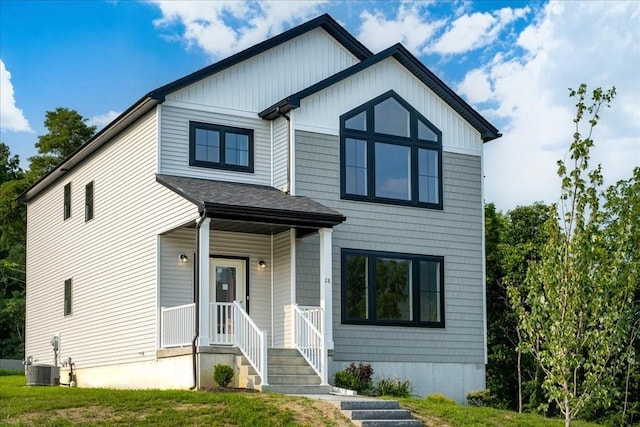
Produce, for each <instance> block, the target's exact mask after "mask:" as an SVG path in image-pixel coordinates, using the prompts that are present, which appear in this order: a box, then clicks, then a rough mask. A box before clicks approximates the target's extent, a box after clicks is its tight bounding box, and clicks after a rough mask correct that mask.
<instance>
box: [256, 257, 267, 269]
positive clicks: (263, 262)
mask: <svg viewBox="0 0 640 427" xmlns="http://www.w3.org/2000/svg"><path fill="white" fill-rule="evenodd" d="M258 267H260V268H267V263H266V262H265V261H264V260H263V259H261V260H260V261H258Z"/></svg>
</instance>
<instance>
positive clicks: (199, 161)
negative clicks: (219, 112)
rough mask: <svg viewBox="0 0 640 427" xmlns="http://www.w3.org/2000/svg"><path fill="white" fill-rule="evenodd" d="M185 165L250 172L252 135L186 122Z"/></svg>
mask: <svg viewBox="0 0 640 427" xmlns="http://www.w3.org/2000/svg"><path fill="white" fill-rule="evenodd" d="M189 165H191V166H199V167H205V168H214V169H227V170H232V171H239V172H253V131H252V130H250V129H241V128H235V127H230V126H220V125H213V124H207V123H197V122H190V123H189Z"/></svg>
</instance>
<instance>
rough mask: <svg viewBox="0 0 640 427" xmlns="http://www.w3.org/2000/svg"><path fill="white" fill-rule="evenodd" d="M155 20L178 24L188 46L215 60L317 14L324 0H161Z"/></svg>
mask: <svg viewBox="0 0 640 427" xmlns="http://www.w3.org/2000/svg"><path fill="white" fill-rule="evenodd" d="M151 2H152V3H154V4H156V5H157V6H158V7H159V8H160V11H161V12H162V18H160V19H158V20H156V21H154V25H155V26H156V28H159V29H163V28H167V27H171V26H173V25H175V24H178V25H180V26H182V27H184V31H183V33H182V35H181V38H182V40H183V41H185V42H186V43H187V45H188V46H194V45H195V46H197V47H199V48H201V49H202V50H204V51H205V52H206V53H207V54H208V55H210V56H211V57H212V59H217V58H221V57H226V56H229V55H231V54H234V53H237V52H239V51H241V50H243V49H246V48H248V47H250V46H253V45H254V44H256V43H259V42H261V41H263V40H265V39H266V38H268V37H270V36H273V35H276V34H278V33H281V32H282V31H283V30H285V29H286V27H288V26H292V25H295V24H297V23H300V22H303V21H305V20H307V19H309V18H311V17H313V16H314V15H316V14H318V5H319V4H321V3H323V2H324V1H273V2H255V1H247V0H244V1H228V0H224V1H223V0H220V1H215V2H204V1H162V0H152V1H151Z"/></svg>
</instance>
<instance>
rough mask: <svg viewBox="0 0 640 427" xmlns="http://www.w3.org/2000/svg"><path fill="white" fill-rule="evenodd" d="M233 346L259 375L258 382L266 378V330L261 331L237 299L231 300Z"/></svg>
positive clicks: (265, 381)
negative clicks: (233, 326) (233, 327)
mask: <svg viewBox="0 0 640 427" xmlns="http://www.w3.org/2000/svg"><path fill="white" fill-rule="evenodd" d="M233 314H234V316H233V319H234V321H233V323H234V325H235V330H234V332H235V333H234V335H235V346H236V347H238V348H239V349H240V351H241V352H242V354H244V357H246V358H247V360H248V361H249V363H251V366H253V369H255V370H256V373H257V374H258V375H259V376H260V380H261V381H260V384H262V385H269V383H268V380H267V332H266V331H261V330H260V328H258V325H256V323H255V322H254V321H253V319H251V317H249V314H248V313H247V312H246V311H245V310H244V308H242V305H241V304H240V303H239V302H238V301H234V302H233Z"/></svg>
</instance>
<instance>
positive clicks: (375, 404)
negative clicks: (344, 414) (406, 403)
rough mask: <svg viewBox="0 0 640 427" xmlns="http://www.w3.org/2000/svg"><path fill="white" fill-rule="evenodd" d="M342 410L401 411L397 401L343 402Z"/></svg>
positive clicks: (361, 400) (341, 403) (362, 400)
mask: <svg viewBox="0 0 640 427" xmlns="http://www.w3.org/2000/svg"><path fill="white" fill-rule="evenodd" d="M340 409H342V410H347V411H348V410H356V409H400V404H399V403H398V401H397V400H364V399H356V400H343V401H341V402H340Z"/></svg>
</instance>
